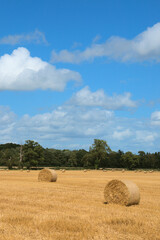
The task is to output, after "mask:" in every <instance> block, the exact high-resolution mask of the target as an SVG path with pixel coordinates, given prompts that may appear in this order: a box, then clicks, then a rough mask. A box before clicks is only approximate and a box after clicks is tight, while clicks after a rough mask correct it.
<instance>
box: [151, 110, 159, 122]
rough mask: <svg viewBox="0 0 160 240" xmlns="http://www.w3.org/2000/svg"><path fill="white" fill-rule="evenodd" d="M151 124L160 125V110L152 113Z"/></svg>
mask: <svg viewBox="0 0 160 240" xmlns="http://www.w3.org/2000/svg"><path fill="white" fill-rule="evenodd" d="M151 124H152V125H155V126H160V111H155V112H153V113H152V114H151Z"/></svg>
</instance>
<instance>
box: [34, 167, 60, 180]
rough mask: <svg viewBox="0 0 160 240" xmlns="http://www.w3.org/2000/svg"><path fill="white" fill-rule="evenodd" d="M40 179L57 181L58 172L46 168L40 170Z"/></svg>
mask: <svg viewBox="0 0 160 240" xmlns="http://www.w3.org/2000/svg"><path fill="white" fill-rule="evenodd" d="M38 181H44V182H56V181H57V173H56V172H55V171H54V170H52V169H47V168H44V169H42V170H41V171H40V172H39V175H38Z"/></svg>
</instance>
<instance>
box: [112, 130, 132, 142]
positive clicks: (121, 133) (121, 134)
mask: <svg viewBox="0 0 160 240" xmlns="http://www.w3.org/2000/svg"><path fill="white" fill-rule="evenodd" d="M131 135H133V133H132V132H131V131H130V129H125V130H123V131H114V132H113V138H114V139H117V140H123V139H126V138H128V137H131Z"/></svg>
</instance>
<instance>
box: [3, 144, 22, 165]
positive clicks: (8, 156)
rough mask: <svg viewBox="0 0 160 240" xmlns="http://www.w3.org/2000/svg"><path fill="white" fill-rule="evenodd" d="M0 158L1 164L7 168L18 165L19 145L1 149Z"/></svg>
mask: <svg viewBox="0 0 160 240" xmlns="http://www.w3.org/2000/svg"><path fill="white" fill-rule="evenodd" d="M1 158H2V162H3V165H6V166H7V167H8V168H9V169H12V167H13V166H16V165H18V159H19V147H18V148H5V149H3V150H2V151H1Z"/></svg>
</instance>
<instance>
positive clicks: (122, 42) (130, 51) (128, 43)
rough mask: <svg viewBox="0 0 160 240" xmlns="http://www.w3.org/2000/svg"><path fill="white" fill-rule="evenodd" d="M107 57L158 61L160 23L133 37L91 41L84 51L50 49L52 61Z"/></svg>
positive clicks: (73, 61)
mask: <svg viewBox="0 0 160 240" xmlns="http://www.w3.org/2000/svg"><path fill="white" fill-rule="evenodd" d="M99 57H107V58H110V59H114V60H117V61H122V62H127V61H134V62H141V61H152V60H153V61H157V62H159V61H160V23H157V24H155V25H154V26H152V27H149V28H147V30H145V31H144V32H142V33H140V34H139V35H137V36H136V37H135V38H133V39H131V40H128V39H125V38H121V37H117V36H112V37H111V38H109V39H108V40H107V41H106V42H105V43H102V44H96V43H93V44H92V45H91V46H90V47H88V48H86V49H85V50H84V51H79V50H76V51H73V52H70V51H68V50H66V49H64V50H61V51H60V52H58V53H57V52H56V51H54V50H53V51H52V56H51V61H52V62H68V63H75V64H78V63H80V62H83V61H93V60H94V59H95V58H99Z"/></svg>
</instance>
